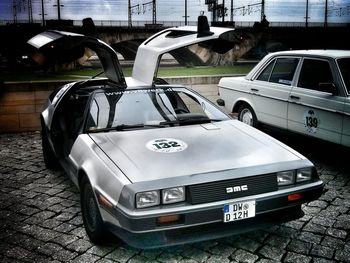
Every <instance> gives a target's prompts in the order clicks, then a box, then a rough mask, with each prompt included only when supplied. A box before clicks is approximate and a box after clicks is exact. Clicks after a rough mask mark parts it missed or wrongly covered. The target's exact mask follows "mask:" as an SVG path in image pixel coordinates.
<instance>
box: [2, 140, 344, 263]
mask: <svg viewBox="0 0 350 263" xmlns="http://www.w3.org/2000/svg"><path fill="white" fill-rule="evenodd" d="M276 136H277V137H279V139H281V140H283V141H285V142H286V143H288V144H290V145H291V146H293V147H295V148H297V149H298V150H299V151H300V152H302V153H303V154H305V155H306V156H307V157H308V158H310V159H311V160H312V161H313V162H314V163H315V164H316V166H317V169H318V172H319V173H320V176H321V178H322V179H323V180H324V181H325V183H326V187H325V193H324V194H323V195H322V196H321V198H320V199H319V200H317V201H313V202H311V203H309V204H307V205H305V206H304V207H303V210H304V212H305V216H304V217H303V218H301V219H299V220H295V221H292V222H288V223H285V224H281V225H277V226H274V227H272V228H269V229H264V230H260V231H255V232H252V233H247V234H244V235H240V236H235V237H231V238H226V239H221V240H214V241H207V242H202V243H198V244H193V245H185V246H176V247H171V248H167V249H156V250H146V251H144V250H138V249H133V248H130V247H128V246H127V245H125V244H121V243H118V242H117V241H116V242H113V243H112V244H110V245H108V246H95V245H94V244H92V243H90V242H89V240H88V238H87V236H86V234H85V231H84V228H83V226H82V219H81V213H80V208H79V195H78V193H77V190H76V189H75V187H74V185H73V184H72V183H71V182H70V181H69V180H68V179H67V178H66V176H65V175H64V174H63V172H61V171H56V172H53V171H50V170H47V169H46V168H45V166H44V163H43V158H42V155H41V138H40V134H39V133H22V134H11V135H8V134H7V135H6V134H5V135H0V262H36V263H39V262H101V263H102V262H106V263H107V262H188V263H192V262H218V263H225V262H272V261H282V262H293V263H297V262H335V261H340V262H350V169H349V168H347V166H349V165H348V163H349V161H350V157H349V156H350V155H349V151H347V150H344V149H340V148H337V147H331V148H328V145H326V144H320V143H318V142H312V141H311V142H310V141H309V140H301V139H300V138H298V137H293V136H284V135H281V134H277V135H276Z"/></svg>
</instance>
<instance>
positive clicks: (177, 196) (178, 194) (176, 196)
mask: <svg viewBox="0 0 350 263" xmlns="http://www.w3.org/2000/svg"><path fill="white" fill-rule="evenodd" d="M162 201H163V204H171V203H177V202H182V201H185V189H184V187H183V186H180V187H174V188H169V189H164V190H162Z"/></svg>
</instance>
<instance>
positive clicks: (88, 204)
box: [80, 176, 112, 244]
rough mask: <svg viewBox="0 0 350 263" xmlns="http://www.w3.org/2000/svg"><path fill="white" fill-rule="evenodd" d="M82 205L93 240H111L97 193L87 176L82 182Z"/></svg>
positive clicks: (85, 221) (86, 229) (86, 226)
mask: <svg viewBox="0 0 350 263" xmlns="http://www.w3.org/2000/svg"><path fill="white" fill-rule="evenodd" d="M80 205H81V212H82V217H83V223H84V227H85V231H86V233H87V235H88V236H89V238H90V240H91V242H93V243H95V244H105V243H107V242H109V241H110V240H111V237H112V235H111V233H110V232H109V231H108V230H107V228H106V227H105V225H104V223H103V220H102V217H101V214H100V211H99V208H98V204H97V201H96V198H95V194H94V192H93V190H92V187H91V184H90V182H89V180H88V178H87V177H86V176H84V177H83V179H82V181H81V183H80Z"/></svg>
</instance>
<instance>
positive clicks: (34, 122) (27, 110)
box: [0, 76, 222, 133]
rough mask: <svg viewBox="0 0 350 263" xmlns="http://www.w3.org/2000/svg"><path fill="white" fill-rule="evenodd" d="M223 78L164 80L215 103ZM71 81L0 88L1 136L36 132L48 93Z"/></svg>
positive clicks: (12, 84) (14, 84)
mask: <svg viewBox="0 0 350 263" xmlns="http://www.w3.org/2000/svg"><path fill="white" fill-rule="evenodd" d="M220 77H222V76H201V77H173V78H164V79H165V80H166V81H167V82H168V83H170V84H183V85H185V86H187V87H190V88H192V89H194V90H195V91H197V92H198V93H200V94H202V95H203V96H205V97H206V98H208V99H209V100H211V101H213V102H215V101H216V99H217V98H218V87H217V83H218V82H219V79H220ZM67 82H70V81H51V82H12V83H5V84H3V85H2V86H0V133H7V132H23V131H39V130H40V119H39V116H40V113H41V111H42V110H43V107H44V105H45V103H46V101H47V98H48V96H49V94H50V93H51V92H52V91H53V90H54V89H55V88H57V87H59V86H61V85H63V84H65V83H67Z"/></svg>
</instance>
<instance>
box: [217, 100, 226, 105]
mask: <svg viewBox="0 0 350 263" xmlns="http://www.w3.org/2000/svg"><path fill="white" fill-rule="evenodd" d="M216 103H217V104H218V105H219V106H225V101H224V100H223V99H217V100H216Z"/></svg>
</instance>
